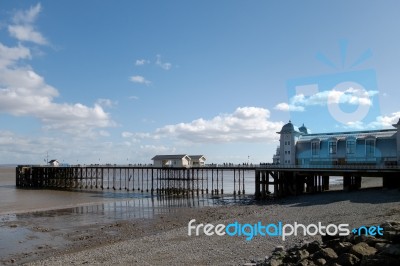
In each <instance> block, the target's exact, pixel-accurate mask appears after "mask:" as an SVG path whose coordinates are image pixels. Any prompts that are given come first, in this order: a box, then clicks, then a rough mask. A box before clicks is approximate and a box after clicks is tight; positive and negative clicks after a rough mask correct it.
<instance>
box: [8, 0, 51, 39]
mask: <svg viewBox="0 0 400 266" xmlns="http://www.w3.org/2000/svg"><path fill="white" fill-rule="evenodd" d="M41 10H42V7H41V5H40V3H38V4H36V6H33V7H31V8H30V9H28V10H24V11H17V12H16V13H15V14H14V16H13V18H12V21H13V24H12V25H8V32H9V33H10V35H11V36H12V37H14V38H16V39H17V40H19V41H28V42H33V43H36V44H41V45H45V44H48V41H47V40H46V38H45V37H44V36H43V35H42V34H41V33H40V32H39V31H37V30H36V29H35V27H34V25H33V23H34V22H35V21H36V19H37V17H38V15H39V13H40V12H41Z"/></svg>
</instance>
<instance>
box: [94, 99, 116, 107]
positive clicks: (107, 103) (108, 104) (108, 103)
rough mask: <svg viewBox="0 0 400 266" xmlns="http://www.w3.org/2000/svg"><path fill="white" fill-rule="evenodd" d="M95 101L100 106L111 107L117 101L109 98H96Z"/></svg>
mask: <svg viewBox="0 0 400 266" xmlns="http://www.w3.org/2000/svg"><path fill="white" fill-rule="evenodd" d="M96 103H97V104H98V105H100V106H102V107H113V106H115V105H117V104H118V102H116V101H112V100H110V99H98V100H97V101H96Z"/></svg>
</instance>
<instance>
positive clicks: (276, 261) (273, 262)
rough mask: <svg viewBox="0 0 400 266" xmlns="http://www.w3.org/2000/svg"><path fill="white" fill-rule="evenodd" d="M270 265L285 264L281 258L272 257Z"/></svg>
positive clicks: (278, 265)
mask: <svg viewBox="0 0 400 266" xmlns="http://www.w3.org/2000/svg"><path fill="white" fill-rule="evenodd" d="M269 265H271V266H280V265H283V262H282V260H280V259H275V258H272V259H271V260H270V262H269Z"/></svg>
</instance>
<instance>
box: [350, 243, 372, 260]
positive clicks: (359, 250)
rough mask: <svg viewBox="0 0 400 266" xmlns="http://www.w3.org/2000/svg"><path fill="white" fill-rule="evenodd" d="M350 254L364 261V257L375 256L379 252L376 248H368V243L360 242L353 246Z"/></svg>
mask: <svg viewBox="0 0 400 266" xmlns="http://www.w3.org/2000/svg"><path fill="white" fill-rule="evenodd" d="M349 252H350V253H351V254H354V255H356V256H357V257H358V258H359V259H362V258H363V257H364V256H369V255H374V254H375V253H376V252H377V250H376V248H373V247H370V246H368V244H367V243H364V242H360V243H358V244H356V245H354V246H352V247H351V248H350V251H349Z"/></svg>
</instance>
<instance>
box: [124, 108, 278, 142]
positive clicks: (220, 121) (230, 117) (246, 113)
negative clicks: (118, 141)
mask: <svg viewBox="0 0 400 266" xmlns="http://www.w3.org/2000/svg"><path fill="white" fill-rule="evenodd" d="M269 118H270V112H269V111H268V110H267V109H264V108H259V107H239V108H237V109H236V110H235V111H234V112H233V113H231V114H220V115H218V116H215V117H214V118H212V119H210V120H206V119H203V118H199V119H196V120H193V121H192V122H190V123H179V124H175V125H166V126H164V127H161V128H158V129H156V130H155V132H153V133H130V134H128V133H127V132H125V133H124V135H123V136H124V137H128V138H133V139H152V140H156V139H162V138H170V139H174V140H176V141H178V142H180V141H186V142H190V143H227V142H273V141H276V140H277V139H278V134H276V132H277V131H279V130H280V129H281V128H282V125H283V123H282V122H272V121H270V120H269Z"/></svg>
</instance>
